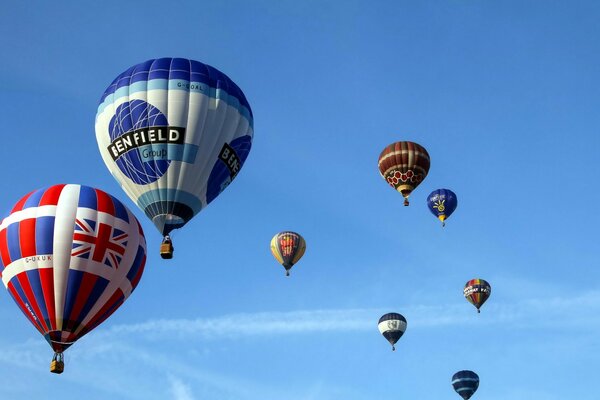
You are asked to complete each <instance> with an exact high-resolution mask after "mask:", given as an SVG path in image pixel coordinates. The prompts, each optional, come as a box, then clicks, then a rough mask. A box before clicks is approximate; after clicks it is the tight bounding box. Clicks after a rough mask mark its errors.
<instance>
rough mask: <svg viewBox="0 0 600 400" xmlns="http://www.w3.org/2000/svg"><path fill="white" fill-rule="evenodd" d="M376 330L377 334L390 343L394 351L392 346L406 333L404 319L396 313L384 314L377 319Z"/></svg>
mask: <svg viewBox="0 0 600 400" xmlns="http://www.w3.org/2000/svg"><path fill="white" fill-rule="evenodd" d="M377 328H378V329H379V333H381V334H382V335H383V337H384V338H386V339H387V341H388V342H390V344H391V345H392V350H396V348H395V346H394V345H395V344H396V342H397V341H398V340H399V339H400V338H401V337H402V335H404V332H405V331H406V318H404V317H403V316H402V315H401V314H398V313H388V314H384V315H383V316H382V317H381V318H379V323H378V324H377Z"/></svg>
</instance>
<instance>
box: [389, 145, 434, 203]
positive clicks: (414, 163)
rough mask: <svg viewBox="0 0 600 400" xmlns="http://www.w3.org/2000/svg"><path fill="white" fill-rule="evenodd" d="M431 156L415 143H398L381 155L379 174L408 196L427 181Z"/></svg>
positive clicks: (403, 194)
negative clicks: (424, 180)
mask: <svg viewBox="0 0 600 400" xmlns="http://www.w3.org/2000/svg"><path fill="white" fill-rule="evenodd" d="M429 163H430V161H429V154H428V153H427V150H425V148H424V147H423V146H421V145H419V144H417V143H414V142H396V143H392V144H390V145H389V146H387V147H386V148H385V149H383V151H382V152H381V154H380V155H379V173H380V174H381V176H382V177H383V179H385V180H386V181H387V183H388V184H389V185H390V186H391V187H393V188H394V189H396V190H397V191H398V192H400V194H402V196H404V205H405V206H407V205H408V196H410V193H411V192H412V191H413V190H414V189H415V188H416V187H417V186H419V184H420V183H421V182H422V181H423V179H425V177H426V176H427V173H428V172H429Z"/></svg>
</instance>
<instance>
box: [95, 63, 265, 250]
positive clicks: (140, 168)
mask: <svg viewBox="0 0 600 400" xmlns="http://www.w3.org/2000/svg"><path fill="white" fill-rule="evenodd" d="M253 132H254V130H253V117H252V111H251V109H250V105H249V104H248V101H247V100H246V97H245V96H244V93H242V91H241V89H240V88H239V87H238V86H237V85H236V84H235V83H234V82H233V81H232V80H231V79H229V78H228V77H227V76H226V75H225V74H223V73H222V72H220V71H219V70H217V69H216V68H213V67H211V66H209V65H206V64H203V63H201V62H198V61H194V60H188V59H183V58H160V59H154V60H148V61H146V62H143V63H141V64H137V65H134V66H133V67H131V68H129V69H127V70H126V71H125V72H123V73H122V74H120V75H119V76H117V77H116V78H115V80H114V81H113V82H112V83H111V84H110V86H108V88H107V89H106V91H105V92H104V94H103V95H102V97H101V99H100V105H99V106H98V112H97V114H96V139H97V142H98V147H99V149H100V153H101V155H102V159H103V160H104V163H105V164H106V166H107V167H108V169H109V171H110V172H111V174H112V175H113V176H114V177H115V179H116V180H117V181H118V182H119V183H120V184H121V186H122V188H123V190H124V191H125V193H127V195H128V196H129V197H130V198H131V199H132V200H133V201H134V202H135V203H136V204H137V205H138V207H139V208H140V209H141V210H142V211H144V213H145V214H146V216H147V217H148V218H149V219H150V220H151V221H152V222H153V223H154V225H155V226H156V228H157V229H158V231H159V232H160V233H161V234H162V235H163V236H164V239H163V245H162V246H161V256H162V257H163V258H171V257H172V255H173V245H172V241H171V237H170V235H169V234H170V233H171V231H173V230H174V229H178V228H181V227H183V226H184V225H185V224H186V223H187V222H188V221H189V220H190V219H192V217H194V215H196V214H197V213H198V212H200V211H201V210H202V209H203V208H205V207H206V206H207V205H208V204H209V203H210V202H211V201H213V200H214V199H215V198H216V197H217V196H218V195H219V194H220V193H221V192H222V191H223V190H224V189H225V188H226V187H227V186H228V185H229V184H230V183H231V182H232V181H233V180H234V179H235V177H236V176H237V174H238V173H239V171H240V169H241V168H242V166H243V165H244V162H245V161H246V158H247V157H248V153H249V152H250V147H251V146H252V136H253Z"/></svg>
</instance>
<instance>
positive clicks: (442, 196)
mask: <svg viewBox="0 0 600 400" xmlns="http://www.w3.org/2000/svg"><path fill="white" fill-rule="evenodd" d="M457 204H458V200H457V198H456V194H455V193H454V192H453V191H452V190H450V189H437V190H434V191H433V192H431V193H429V196H427V207H429V211H431V213H432V214H433V215H435V216H436V217H437V218H438V219H439V220H440V221H442V226H445V225H446V222H445V221H446V220H447V219H448V217H450V216H451V215H452V213H453V212H454V210H456V206H457Z"/></svg>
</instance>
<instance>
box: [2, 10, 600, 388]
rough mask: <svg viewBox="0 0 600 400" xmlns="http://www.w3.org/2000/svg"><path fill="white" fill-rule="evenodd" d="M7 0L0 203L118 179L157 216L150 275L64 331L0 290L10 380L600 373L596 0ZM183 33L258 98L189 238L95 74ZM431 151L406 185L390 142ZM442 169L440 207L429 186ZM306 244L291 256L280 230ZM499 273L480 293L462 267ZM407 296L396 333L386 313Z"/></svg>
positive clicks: (280, 384) (552, 377) (574, 379)
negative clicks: (449, 194)
mask: <svg viewBox="0 0 600 400" xmlns="http://www.w3.org/2000/svg"><path fill="white" fill-rule="evenodd" d="M83 3H84V2H75V1H73V2H61V3H60V5H58V4H52V3H51V2H37V3H36V4H25V3H23V4H21V3H18V2H12V3H11V4H7V5H5V6H4V7H3V9H2V12H0V38H1V39H0V54H2V59H3V62H2V63H0V109H1V110H2V120H3V129H2V138H3V145H2V146H0V160H2V161H1V162H2V165H3V172H4V174H3V176H4V179H2V181H1V182H0V188H1V193H2V196H0V210H6V211H7V210H9V209H10V208H11V206H12V205H13V204H14V203H15V202H16V201H17V200H18V199H19V198H21V197H22V196H23V195H24V194H26V193H28V192H29V191H31V190H33V189H37V188H40V187H45V186H48V185H51V184H55V183H81V184H86V185H90V186H95V187H98V188H100V189H103V190H105V191H107V192H109V193H111V194H113V195H115V196H117V197H119V198H120V199H121V200H122V201H123V202H125V204H127V205H128V206H129V207H130V208H131V209H132V210H133V211H134V212H135V213H136V215H137V216H138V218H139V219H140V221H141V222H142V224H143V227H144V230H145V233H146V238H147V240H148V248H149V256H148V262H147V265H146V271H145V273H144V276H143V277H142V280H141V282H140V284H139V286H138V288H137V290H136V292H135V293H134V294H133V295H132V296H131V297H130V298H129V299H128V301H127V302H126V303H125V304H124V305H123V306H122V307H121V308H120V309H119V310H118V311H117V312H116V313H115V314H114V315H113V316H112V317H111V318H110V319H109V320H107V321H105V322H104V323H103V324H102V325H101V326H100V327H99V328H97V329H96V330H95V331H93V332H92V333H90V334H89V335H87V336H85V337H84V338H82V339H81V340H80V341H79V342H78V343H77V344H76V345H74V346H73V347H72V348H70V349H69V350H68V351H67V352H66V370H65V373H64V374H62V375H60V376H57V375H54V374H50V373H49V372H48V363H49V360H50V358H51V355H52V352H51V349H50V348H49V347H48V345H47V343H46V342H45V340H44V339H43V338H42V337H41V336H39V334H38V333H37V331H36V330H35V329H34V328H33V327H32V326H30V324H29V323H28V322H27V321H26V320H25V318H24V317H23V315H22V314H21V313H20V311H18V309H17V307H16V306H15V304H14V302H13V301H12V299H11V298H10V296H9V295H8V293H6V294H3V295H0V321H2V322H1V323H2V326H3V327H4V328H5V329H2V330H0V366H1V367H2V370H3V373H2V374H0V397H1V398H3V399H15V400H20V399H44V398H48V397H49V394H50V393H52V394H59V396H60V397H61V398H64V399H79V398H86V399H87V400H96V399H106V398H109V397H111V398H116V399H131V400H135V399H175V400H190V399H194V400H212V399H219V400H228V399H236V400H259V399H260V400H271V399H282V398H283V399H287V400H311V399H319V400H337V399H345V400H366V399H373V398H386V397H389V398H397V399H405V398H413V399H414V398H419V399H458V398H459V397H458V396H457V395H456V393H454V391H453V390H452V387H451V385H450V378H451V376H452V375H453V374H454V372H456V371H458V370H461V369H471V370H473V371H475V372H477V373H478V374H479V376H480V380H481V383H480V388H479V390H478V391H477V393H476V394H475V395H474V397H473V399H478V398H481V399H484V398H485V399H488V400H499V399H511V400H555V399H564V398H567V397H569V398H578V399H580V400H588V399H589V400H591V399H596V398H597V396H596V394H595V390H594V389H595V386H596V385H595V380H596V379H597V378H596V375H597V370H598V368H599V367H600V348H599V347H600V342H599V341H598V335H599V334H600V320H599V318H598V315H599V312H600V286H599V285H598V282H599V278H600V273H599V272H598V269H597V268H596V267H597V265H598V256H597V248H598V244H597V235H598V227H599V223H600V219H599V218H598V213H597V211H596V208H597V205H596V201H597V199H598V198H600V191H599V190H598V186H597V185H596V184H595V183H596V181H597V179H598V178H597V177H598V174H599V173H600V166H599V165H600V163H599V162H598V151H599V150H600V139H599V135H598V133H599V127H600V120H599V118H598V112H597V109H598V106H599V105H600V79H599V77H598V72H597V71H598V66H599V65H600V56H599V53H598V51H597V50H598V42H599V39H600V38H599V36H600V35H599V34H598V29H597V20H598V17H599V16H600V5H599V4H598V3H597V2H594V1H576V2H558V1H530V2H525V3H524V2H520V1H470V0H461V1H458V0H445V1H419V2H414V1H380V2H366V1H344V2H342V1H337V2H336V1H329V2H325V1H316V0H313V1H311V0H308V1H302V2H298V1H287V0H284V1H253V2H244V1H223V2H201V1H195V2H194V1H188V2H185V1H172V2H159V1H147V2H143V3H142V2H134V1H132V2H127V3H125V2H117V1H104V2H96V3H94V4H89V5H88V4H83ZM171 56H175V57H186V58H192V59H196V60H198V61H202V62H204V63H207V64H210V65H212V66H214V67H216V68H218V69H220V70H221V71H223V72H225V73H226V74H227V75H229V76H230V77H231V78H232V79H233V80H234V81H235V82H236V83H237V84H238V85H239V86H240V87H241V88H242V90H243V91H244V93H245V94H246V97H247V98H248V101H249V103H250V105H251V106H252V110H253V113H254V129H255V135H254V142H253V149H252V151H251V152H250V156H249V158H248V160H247V162H246V164H245V165H244V168H243V169H242V171H241V172H240V174H239V175H238V177H237V179H236V181H235V183H233V184H232V185H231V186H230V187H229V188H228V189H227V190H226V191H225V192H223V193H222V194H221V196H220V197H219V198H218V199H217V200H215V201H214V202H213V203H212V204H211V205H210V207H208V208H207V209H205V210H203V211H202V212H201V213H200V214H199V215H197V216H196V218H195V219H194V220H193V221H192V222H190V223H189V224H188V225H187V226H186V227H185V228H184V229H183V230H181V231H179V232H177V233H176V234H175V236H174V239H175V241H176V254H175V258H174V259H173V260H171V261H168V262H166V261H163V260H161V259H160V257H159V256H158V251H157V249H158V245H159V243H160V235H159V234H158V232H157V231H156V230H155V228H154V226H153V225H152V224H151V223H150V221H148V220H146V219H145V217H144V215H143V213H141V212H140V211H139V210H137V209H135V206H134V204H133V203H132V202H131V200H129V199H128V198H127V197H126V196H125V194H124V193H123V192H122V191H121V189H120V187H119V185H118V184H117V183H116V182H115V181H114V180H113V178H112V177H111V175H110V174H109V173H108V171H107V169H106V167H105V166H104V164H103V162H102V160H101V158H100V155H99V152H98V149H97V145H96V139H95V133H94V117H95V113H96V107H97V104H98V100H99V99H100V96H101V94H102V93H103V91H104V89H105V88H106V86H108V84H109V83H110V82H111V81H112V79H113V78H114V77H115V76H116V75H117V74H119V73H121V72H122V71H123V70H125V69H126V68H128V67H129V66H131V65H133V64H136V63H139V62H142V61H145V60H147V59H150V58H157V57H171ZM398 140H412V141H416V142H418V143H420V144H421V145H423V146H425V147H426V148H427V149H428V151H429V154H430V156H431V160H432V161H431V170H430V174H429V176H428V177H427V178H426V180H425V181H424V183H423V184H422V185H421V186H420V187H419V188H418V189H417V190H416V191H415V192H414V193H413V195H412V196H411V206H410V207H409V208H406V207H403V206H402V197H401V196H400V195H399V194H397V193H394V191H393V190H392V189H390V188H389V187H388V186H387V184H386V183H385V182H384V180H383V179H382V178H381V177H380V176H379V173H378V170H377V157H378V155H379V153H380V151H381V150H382V149H383V148H384V147H385V146H386V145H388V144H389V143H392V142H395V141H398ZM440 187H447V188H450V189H452V190H453V191H455V192H456V193H457V195H458V199H459V206H458V208H457V210H456V212H455V213H454V215H453V216H452V218H450V219H449V221H448V223H447V225H446V228H444V229H442V228H440V226H439V222H438V221H437V220H436V219H435V218H434V217H433V216H432V215H431V214H430V213H429V211H428V210H427V209H426V206H425V198H426V196H427V194H428V193H429V192H430V191H432V190H434V189H437V188H440ZM287 229H290V230H295V231H297V232H300V233H302V235H303V236H304V237H305V238H306V241H307V252H306V255H305V256H304V258H303V259H302V260H301V262H300V263H299V264H298V265H297V266H295V267H294V269H293V270H292V276H291V277H290V278H285V276H284V270H283V268H282V267H281V266H279V265H278V264H277V263H276V262H275V260H274V259H273V257H272V256H271V254H270V251H269V241H270V239H271V237H272V236H273V235H274V234H275V233H277V232H278V231H281V230H287ZM476 277H478V278H484V279H486V280H488V281H489V282H490V283H491V285H492V296H491V298H490V300H489V301H488V303H486V305H485V306H484V307H483V309H482V313H481V314H480V315H477V313H476V312H475V309H474V308H473V307H472V306H471V305H470V304H468V303H467V302H466V301H465V300H464V298H463V297H462V288H463V285H464V283H465V282H466V281H467V280H469V279H471V278H476ZM386 312H399V313H401V314H403V315H404V316H405V317H406V319H407V321H408V328H407V331H406V333H405V335H404V337H402V339H400V341H399V343H398V345H397V351H396V352H394V353H392V352H391V351H390V349H389V345H388V344H387V342H386V341H385V340H384V339H383V337H381V336H380V334H379V332H378V331H377V320H378V318H379V317H380V316H381V315H382V314H383V313H386Z"/></svg>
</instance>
